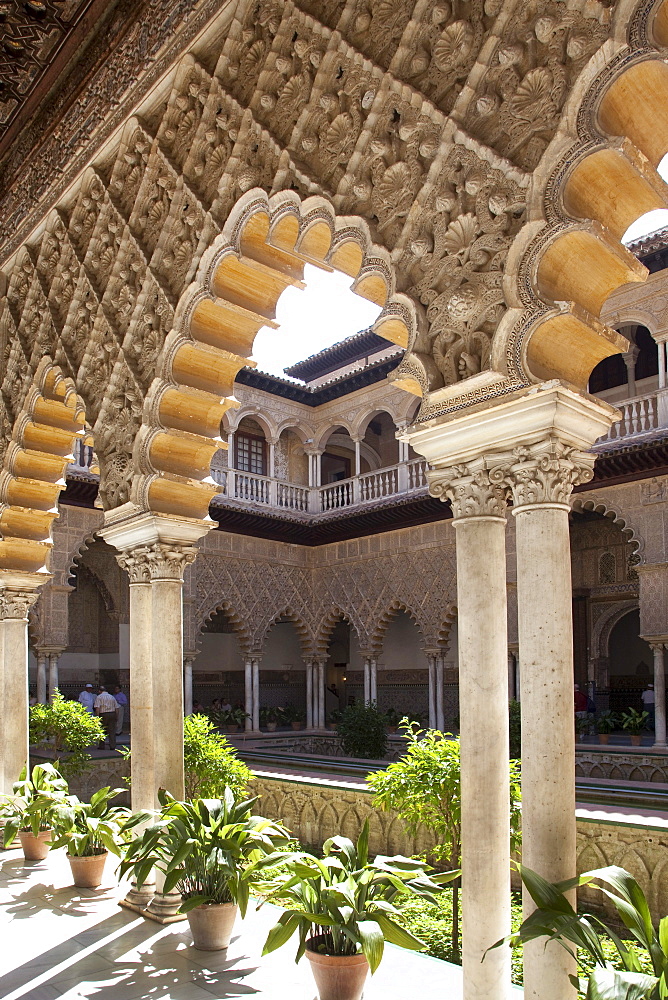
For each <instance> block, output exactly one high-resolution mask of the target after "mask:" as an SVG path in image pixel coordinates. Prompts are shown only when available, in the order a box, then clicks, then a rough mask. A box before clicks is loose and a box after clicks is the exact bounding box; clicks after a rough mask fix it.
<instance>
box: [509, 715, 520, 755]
mask: <svg viewBox="0 0 668 1000" xmlns="http://www.w3.org/2000/svg"><path fill="white" fill-rule="evenodd" d="M508 717H509V725H510V759H511V760H521V758H522V721H521V720H522V713H521V709H520V703H519V701H511V702H510V705H509V706H508Z"/></svg>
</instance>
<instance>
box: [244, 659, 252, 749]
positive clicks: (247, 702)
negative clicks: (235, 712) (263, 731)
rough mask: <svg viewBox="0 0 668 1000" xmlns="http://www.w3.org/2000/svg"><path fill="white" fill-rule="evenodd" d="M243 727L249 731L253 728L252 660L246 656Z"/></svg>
mask: <svg viewBox="0 0 668 1000" xmlns="http://www.w3.org/2000/svg"><path fill="white" fill-rule="evenodd" d="M244 711H245V713H246V718H245V720H244V729H245V730H246V732H247V733H248V732H250V731H251V730H252V728H253V661H252V660H251V659H249V658H246V660H245V662H244Z"/></svg>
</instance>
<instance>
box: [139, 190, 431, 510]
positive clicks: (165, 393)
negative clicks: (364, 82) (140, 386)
mask: <svg viewBox="0 0 668 1000" xmlns="http://www.w3.org/2000/svg"><path fill="white" fill-rule="evenodd" d="M307 263H311V264H314V265H316V266H317V267H320V268H323V269H325V270H340V271H342V272H343V273H345V274H347V275H349V276H350V277H352V278H353V279H354V281H353V290H354V291H355V292H356V293H357V294H358V295H361V296H362V297H364V298H367V299H369V300H370V301H372V302H374V303H376V304H377V305H380V306H381V307H382V312H381V313H380V316H379V317H378V319H377V320H376V322H375V324H374V327H373V329H374V331H375V332H376V333H377V334H379V335H380V336H382V337H384V338H385V339H387V340H388V341H390V342H392V343H394V344H398V345H399V346H402V347H406V346H407V345H408V344H409V342H410V341H411V340H412V339H414V337H415V333H416V327H417V322H418V310H417V307H416V306H415V304H414V303H413V302H412V301H411V300H410V299H409V298H408V297H406V296H405V295H401V294H398V293H396V291H395V281H394V273H393V268H392V266H391V261H390V255H389V253H388V252H387V251H386V250H385V249H383V248H382V247H379V246H376V245H375V244H374V243H373V242H372V240H371V236H370V233H369V228H368V226H367V224H366V223H365V222H364V221H363V220H362V219H359V218H346V217H344V218H339V217H337V215H336V213H335V211H334V208H333V206H332V205H331V203H330V202H329V201H327V200H326V199H324V198H321V197H319V196H315V197H310V198H307V199H306V200H305V201H303V202H302V201H301V200H300V198H299V196H298V195H296V194H295V193H294V192H291V191H287V192H286V191H284V192H281V193H279V194H276V195H273V196H271V197H269V196H268V195H267V194H266V193H265V192H264V191H263V190H261V189H259V188H258V189H253V190H251V191H248V192H247V193H246V194H245V195H243V196H242V197H241V199H240V200H239V201H238V202H237V204H236V206H235V208H234V209H233V211H232V213H231V214H230V216H229V218H228V220H227V222H226V224H225V226H224V228H223V231H222V233H221V235H220V236H219V237H218V238H217V239H216V240H215V242H214V244H213V246H212V247H211V248H210V250H209V251H208V252H207V253H206V254H205V255H204V257H203V259H202V262H201V264H200V267H199V270H198V274H197V280H196V281H195V282H194V283H193V284H192V285H191V286H190V287H189V288H188V289H187V291H186V292H185V293H184V295H183V296H182V297H181V300H180V302H179V305H178V306H177V309H176V314H175V324H174V328H173V330H172V332H171V333H170V334H169V336H168V337H167V340H166V342H165V348H164V351H163V355H162V362H161V365H160V369H159V371H158V375H157V378H156V379H155V380H154V382H153V385H152V386H151V389H150V390H149V393H148V395H147V400H146V404H145V408H144V420H143V424H142V427H141V428H140V431H139V433H138V435H137V440H136V443H135V468H136V469H137V470H138V471H137V472H136V473H135V477H134V481H133V486H132V500H133V502H134V503H136V504H137V505H138V506H139V507H141V508H142V509H144V510H150V511H153V512H155V513H159V514H167V515H170V514H171V515H178V516H186V517H193V518H204V517H206V516H207V510H208V505H209V501H210V500H211V497H212V496H213V494H214V493H215V492H216V491H217V488H216V486H215V484H214V483H213V482H212V480H211V479H210V476H209V469H210V466H211V459H212V457H213V455H214V454H215V452H216V451H217V450H218V449H219V448H220V447H221V445H222V442H221V439H220V427H221V421H222V418H223V416H224V414H225V412H226V411H227V410H229V409H230V408H232V407H235V406H236V405H237V402H236V400H235V399H234V396H233V392H234V380H235V378H236V376H237V373H238V372H239V370H240V369H241V368H242V367H243V366H245V365H248V364H252V362H249V358H250V355H251V353H252V349H253V342H254V339H255V335H256V334H257V332H258V330H259V329H260V327H262V326H272V325H274V317H275V315H276V304H277V302H278V299H279V297H280V295H281V293H282V292H283V291H284V289H285V288H287V287H288V286H290V285H292V286H294V287H297V288H302V287H303V282H302V277H303V272H304V265H305V264H307Z"/></svg>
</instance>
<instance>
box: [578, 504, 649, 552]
mask: <svg viewBox="0 0 668 1000" xmlns="http://www.w3.org/2000/svg"><path fill="white" fill-rule="evenodd" d="M571 506H572V508H573V510H579V511H584V510H588V511H594V513H596V514H601V515H603V517H608V518H610V520H611V521H612V523H613V524H616V525H617V527H618V528H619V529H620V530H621V531H622V533H623V534H624V535H626V537H627V541H629V542H632V544H633V545H634V546H635V552H636V554H637V555H638V556H640V558H641V561H642V558H643V553H644V550H645V539H644V538H643V537H642V535H640V534H638V532H637V530H636V528H635V527H634V526H633V525H630V524H628V522H627V520H626V515H624V516H622V514H621V512H620V511H619V510H617V509H616V508H615V507H613V506H612V504H611V503H610V502H609V501H608V500H606V499H605V498H599V497H597V498H596V499H595V500H592V499H590V498H589V497H587V496H582V497H580V496H577V494H576V495H575V496H574V498H573V501H572V504H571Z"/></svg>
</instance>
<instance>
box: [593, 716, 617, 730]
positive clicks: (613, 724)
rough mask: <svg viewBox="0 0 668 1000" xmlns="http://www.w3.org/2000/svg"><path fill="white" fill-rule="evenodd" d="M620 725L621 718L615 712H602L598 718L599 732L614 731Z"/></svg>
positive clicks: (597, 726) (597, 727)
mask: <svg viewBox="0 0 668 1000" xmlns="http://www.w3.org/2000/svg"><path fill="white" fill-rule="evenodd" d="M618 725H619V720H618V719H617V716H616V715H615V713H614V712H601V714H600V715H599V717H598V718H597V720H596V732H597V733H612V732H613V731H614V730H615V729H616V728H617V726H618Z"/></svg>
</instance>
